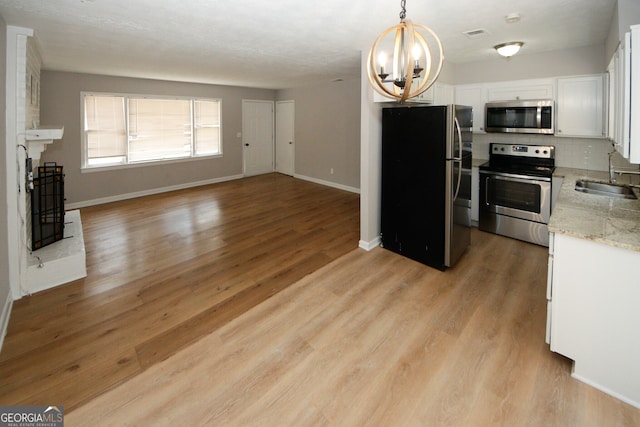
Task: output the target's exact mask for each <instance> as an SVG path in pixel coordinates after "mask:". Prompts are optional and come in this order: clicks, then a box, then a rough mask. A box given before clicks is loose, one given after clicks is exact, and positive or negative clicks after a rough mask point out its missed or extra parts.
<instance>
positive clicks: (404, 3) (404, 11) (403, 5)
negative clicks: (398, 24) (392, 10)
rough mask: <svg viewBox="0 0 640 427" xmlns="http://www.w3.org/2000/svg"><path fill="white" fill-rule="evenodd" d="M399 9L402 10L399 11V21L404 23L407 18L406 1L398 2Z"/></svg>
mask: <svg viewBox="0 0 640 427" xmlns="http://www.w3.org/2000/svg"><path fill="white" fill-rule="evenodd" d="M400 7H401V8H402V10H401V11H400V19H401V20H402V21H404V19H405V18H406V17H407V0H400Z"/></svg>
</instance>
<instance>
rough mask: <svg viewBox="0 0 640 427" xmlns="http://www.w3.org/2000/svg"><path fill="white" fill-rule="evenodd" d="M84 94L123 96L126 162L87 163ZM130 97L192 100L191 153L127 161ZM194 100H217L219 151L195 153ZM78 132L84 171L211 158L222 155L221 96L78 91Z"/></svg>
mask: <svg viewBox="0 0 640 427" xmlns="http://www.w3.org/2000/svg"><path fill="white" fill-rule="evenodd" d="M86 96H113V97H122V98H124V101H125V102H124V104H125V110H124V119H125V128H126V129H125V131H126V135H127V141H126V144H127V155H126V156H125V157H126V161H127V162H126V163H121V164H108V165H104V166H101V165H98V166H89V165H88V160H89V159H88V146H87V143H88V141H87V132H86V131H85V117H86V114H85V97H86ZM131 98H143V99H159V100H189V101H192V104H191V109H192V113H191V134H192V137H191V155H190V156H188V157H178V158H173V159H158V160H145V161H136V162H129V159H128V157H129V156H128V152H129V103H128V100H129V99H131ZM194 101H216V102H218V114H219V120H220V124H219V125H218V129H219V140H220V151H219V152H218V153H215V154H202V155H197V154H195V149H196V147H195V140H194V136H195V114H194V113H193V102H194ZM80 133H81V138H80V140H81V150H80V151H81V156H82V158H81V165H80V171H81V172H82V173H84V172H99V171H106V170H117V169H129V168H137V167H141V166H142V167H144V166H155V165H163V164H171V163H183V162H192V161H197V160H204V159H213V158H219V157H222V156H223V146H224V144H223V137H222V135H223V133H222V98H207V97H195V96H174V95H153V94H137V93H121V92H96V91H81V92H80Z"/></svg>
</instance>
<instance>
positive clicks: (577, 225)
mask: <svg viewBox="0 0 640 427" xmlns="http://www.w3.org/2000/svg"><path fill="white" fill-rule="evenodd" d="M554 176H555V177H563V178H564V181H563V183H562V188H561V189H560V193H559V195H558V198H557V200H556V204H555V206H554V207H553V211H552V214H551V219H550V221H549V224H548V228H549V231H550V232H553V233H560V234H566V235H570V236H573V237H578V238H581V239H587V240H592V241H594V242H598V243H603V244H606V245H610V246H616V247H619V248H622V249H629V250H633V251H638V252H640V199H638V200H628V199H618V198H613V197H608V196H600V195H595V194H585V193H581V192H578V191H575V190H574V187H575V182H576V180H577V179H588V180H592V181H600V182H608V178H609V177H608V174H607V172H601V171H588V170H582V169H571V168H556V170H555V172H554ZM619 181H622V180H619ZM634 192H635V194H636V196H640V189H638V188H634Z"/></svg>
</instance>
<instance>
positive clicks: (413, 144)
mask: <svg viewBox="0 0 640 427" xmlns="http://www.w3.org/2000/svg"><path fill="white" fill-rule="evenodd" d="M472 125H473V115H472V109H471V107H465V106H460V105H442V106H423V105H415V106H407V105H403V106H397V107H390V108H384V109H383V110H382V211H381V240H382V246H383V247H384V248H386V249H389V250H391V251H393V252H396V253H399V254H401V255H404V256H406V257H408V258H411V259H414V260H416V261H418V262H421V263H423V264H426V265H428V266H431V267H435V268H438V269H440V270H445V269H446V268H447V267H452V266H453V265H454V264H455V263H456V262H457V261H458V259H459V258H460V257H461V256H462V255H463V254H464V252H465V250H466V249H467V247H468V246H469V242H470V227H471V143H472V138H473V134H472Z"/></svg>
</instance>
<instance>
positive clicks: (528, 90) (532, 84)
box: [487, 79, 554, 102]
mask: <svg viewBox="0 0 640 427" xmlns="http://www.w3.org/2000/svg"><path fill="white" fill-rule="evenodd" d="M553 83H554V82H553V80H551V79H543V80H520V81H515V82H502V83H492V84H491V85H489V86H488V88H487V101H489V102H491V101H519V100H526V99H554V96H553V86H554V84H553Z"/></svg>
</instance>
